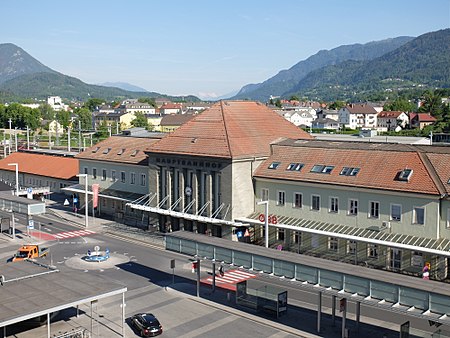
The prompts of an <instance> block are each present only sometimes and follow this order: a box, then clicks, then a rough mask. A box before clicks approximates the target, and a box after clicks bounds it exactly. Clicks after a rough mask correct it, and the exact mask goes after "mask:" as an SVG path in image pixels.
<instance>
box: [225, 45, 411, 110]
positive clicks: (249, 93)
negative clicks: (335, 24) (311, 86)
mask: <svg viewBox="0 0 450 338" xmlns="http://www.w3.org/2000/svg"><path fill="white" fill-rule="evenodd" d="M412 39H414V38H413V37H408V36H402V37H397V38H392V39H386V40H381V41H373V42H369V43H366V44H352V45H344V46H340V47H337V48H334V49H331V50H321V51H319V52H318V53H317V54H314V55H312V56H310V57H309V58H307V59H306V60H303V61H300V62H298V63H297V64H295V65H294V66H292V67H291V68H289V69H287V70H282V71H280V72H279V73H278V74H277V75H275V76H273V77H271V78H269V79H268V80H266V81H264V82H262V83H257V84H249V85H246V86H244V87H243V88H242V89H241V90H240V91H239V93H238V94H237V95H236V96H234V97H233V99H251V100H259V101H263V102H265V101H267V100H268V98H269V97H270V96H271V95H273V96H281V95H283V94H284V93H286V92H291V91H292V90H293V88H294V87H295V86H297V84H298V83H299V82H300V81H301V80H302V79H303V78H305V77H306V76H307V75H308V74H309V73H310V72H312V71H314V70H317V69H320V68H322V67H325V66H329V65H337V64H340V63H342V62H344V61H348V60H354V61H364V60H372V59H375V58H377V57H380V56H382V55H384V54H386V53H388V52H391V51H393V50H395V49H397V48H399V47H400V46H402V45H404V44H405V43H407V42H409V41H411V40H412Z"/></svg>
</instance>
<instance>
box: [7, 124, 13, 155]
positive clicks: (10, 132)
mask: <svg viewBox="0 0 450 338" xmlns="http://www.w3.org/2000/svg"><path fill="white" fill-rule="evenodd" d="M8 122H9V147H8V148H9V154H11V145H12V144H11V142H12V140H11V134H12V131H11V123H12V120H11V118H10V119H9V120H8Z"/></svg>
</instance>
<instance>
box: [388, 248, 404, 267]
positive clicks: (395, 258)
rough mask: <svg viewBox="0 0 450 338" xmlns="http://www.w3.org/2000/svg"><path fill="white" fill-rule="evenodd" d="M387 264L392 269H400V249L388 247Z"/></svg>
mask: <svg viewBox="0 0 450 338" xmlns="http://www.w3.org/2000/svg"><path fill="white" fill-rule="evenodd" d="M389 266H390V267H391V269H392V270H394V271H396V270H400V268H401V267H402V251H401V250H400V249H390V255H389Z"/></svg>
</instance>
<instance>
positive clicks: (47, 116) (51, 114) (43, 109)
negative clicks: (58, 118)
mask: <svg viewBox="0 0 450 338" xmlns="http://www.w3.org/2000/svg"><path fill="white" fill-rule="evenodd" d="M38 109H39V111H40V113H41V117H42V119H44V120H49V121H53V120H54V119H55V111H54V110H53V108H52V106H50V105H49V104H48V103H42V104H41V105H39V108H38Z"/></svg>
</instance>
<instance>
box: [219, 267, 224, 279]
mask: <svg viewBox="0 0 450 338" xmlns="http://www.w3.org/2000/svg"><path fill="white" fill-rule="evenodd" d="M219 274H220V277H223V275H224V271H223V265H221V266H219Z"/></svg>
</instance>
